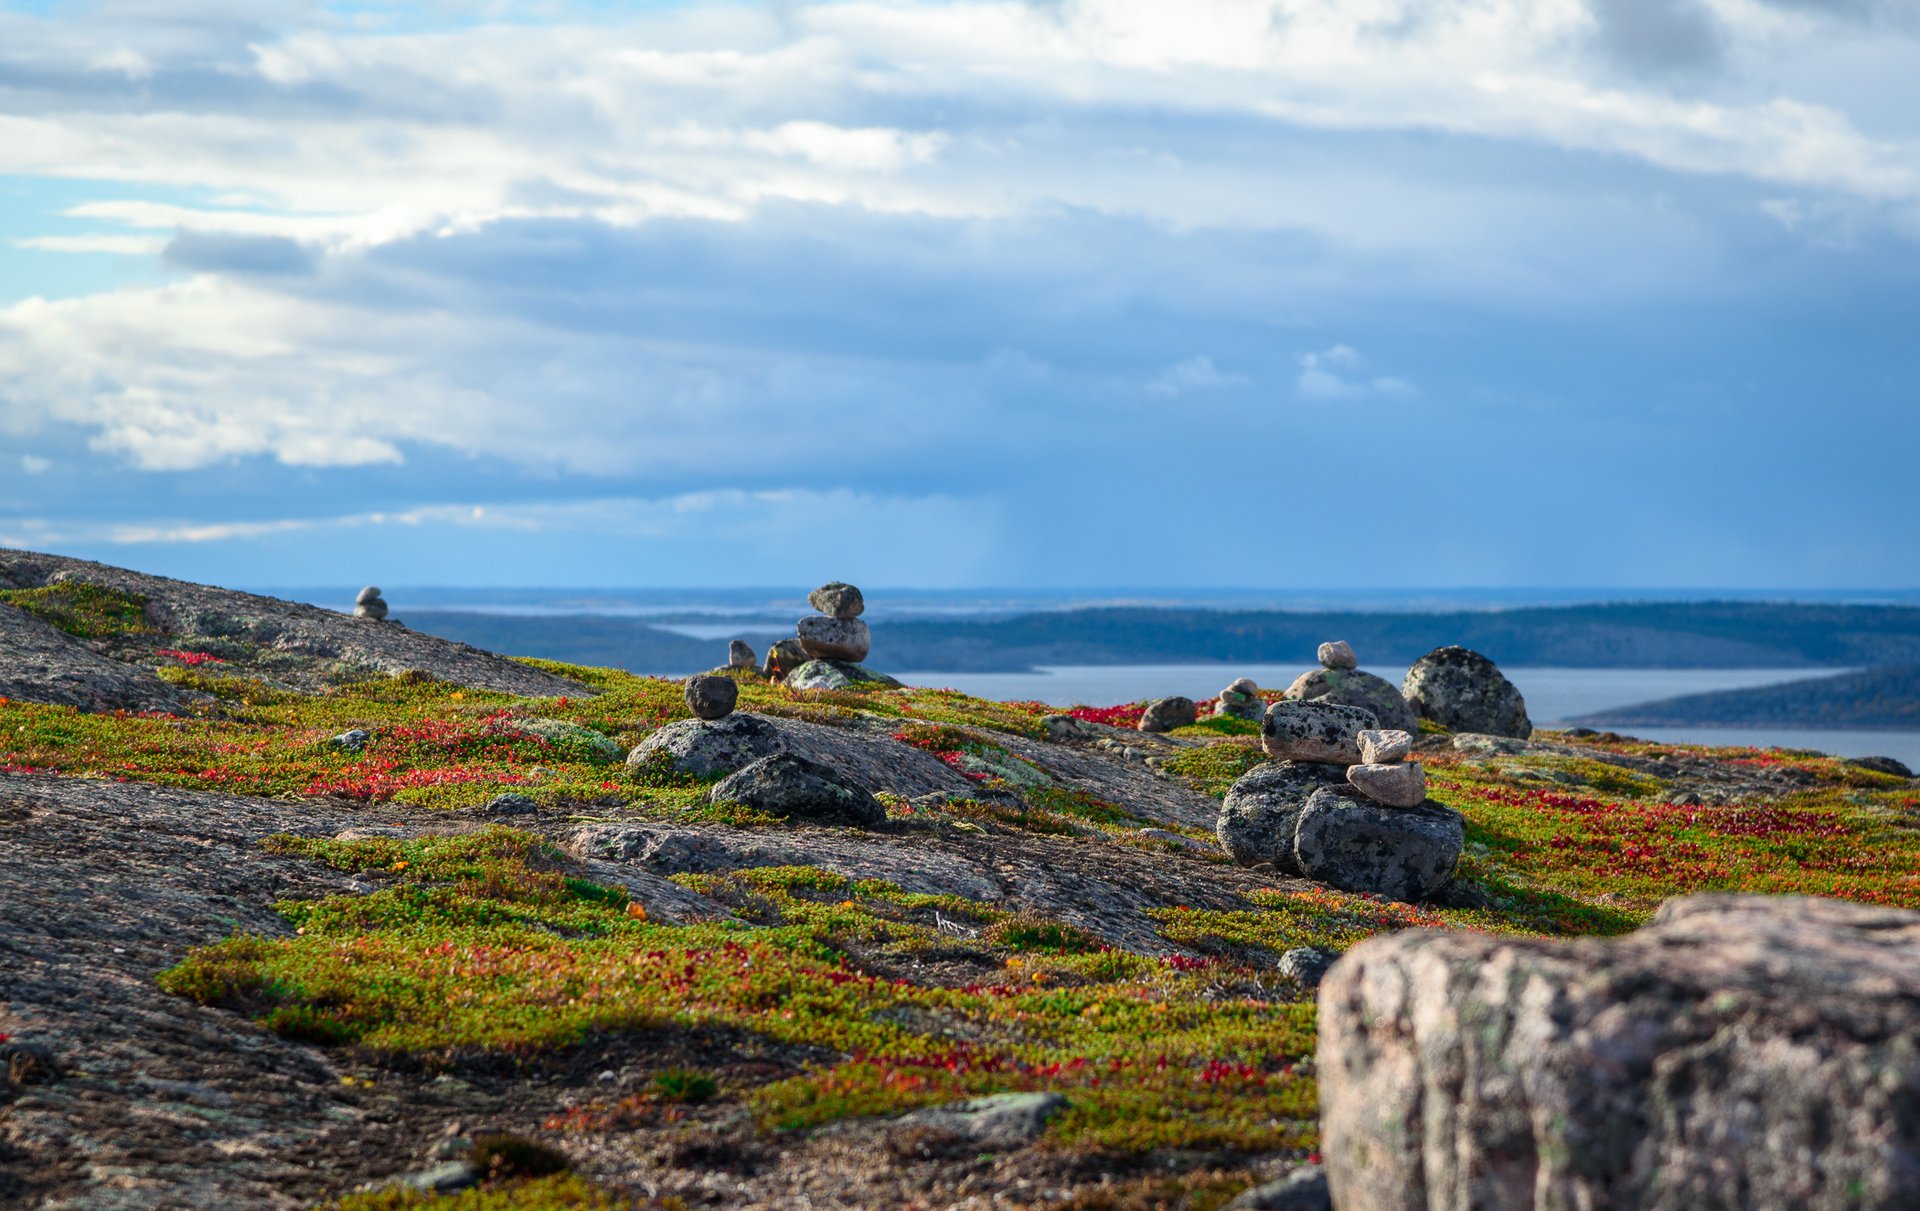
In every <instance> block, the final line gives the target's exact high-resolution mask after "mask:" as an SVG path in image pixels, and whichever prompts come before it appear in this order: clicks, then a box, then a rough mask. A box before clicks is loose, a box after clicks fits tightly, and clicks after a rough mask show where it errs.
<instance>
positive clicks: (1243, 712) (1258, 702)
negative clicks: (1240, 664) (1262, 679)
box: [1213, 677, 1267, 723]
mask: <svg viewBox="0 0 1920 1211" xmlns="http://www.w3.org/2000/svg"><path fill="white" fill-rule="evenodd" d="M1213 713H1214V715H1215V716H1216V717H1220V716H1225V717H1228V718H1232V719H1250V720H1252V721H1253V722H1255V723H1258V722H1260V720H1261V719H1262V718H1263V717H1264V716H1265V715H1266V713H1267V703H1266V699H1264V698H1262V697H1260V687H1259V686H1258V685H1257V684H1255V683H1254V680H1253V678H1251V677H1241V678H1239V679H1237V680H1236V681H1234V683H1233V684H1232V685H1229V686H1228V687H1227V688H1226V689H1224V690H1221V691H1220V697H1219V698H1217V699H1215V700H1214V704H1213Z"/></svg>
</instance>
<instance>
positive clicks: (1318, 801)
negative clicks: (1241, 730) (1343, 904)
mask: <svg viewBox="0 0 1920 1211" xmlns="http://www.w3.org/2000/svg"><path fill="white" fill-rule="evenodd" d="M1260 747H1261V748H1262V749H1264V750H1265V751H1266V753H1267V755H1268V756H1270V757H1273V758H1275V760H1273V761H1270V762H1268V763H1267V764H1265V765H1261V766H1257V767H1255V768H1254V769H1251V770H1249V771H1248V772H1247V773H1246V774H1244V775H1242V776H1241V778H1240V780H1239V781H1237V782H1235V783H1234V784H1233V787H1232V788H1231V789H1230V790H1229V791H1228V792H1227V797H1226V801H1225V802H1224V803H1223V804H1222V805H1221V810H1220V819H1219V824H1218V827H1217V829H1216V834H1217V836H1218V837H1219V840H1220V844H1221V847H1222V848H1224V849H1225V850H1226V851H1227V853H1228V854H1230V855H1231V856H1232V857H1233V859H1234V861H1236V862H1239V863H1240V864H1241V865H1243V866H1260V865H1266V866H1271V867H1272V868H1273V869H1275V870H1278V871H1280V872H1281V873H1283V874H1290V875H1305V876H1306V877H1307V878H1310V879H1314V880H1316V881H1318V882H1321V883H1325V884H1327V885H1328V886H1331V887H1337V888H1339V889H1340V890H1342V891H1351V892H1360V893H1364V894H1368V895H1378V896H1385V897H1387V898H1388V899H1392V900H1399V901H1402V902H1405V903H1415V902H1418V901H1420V900H1424V899H1427V898H1429V897H1431V896H1432V895H1433V894H1434V893H1436V892H1438V891H1439V890H1440V889H1441V888H1442V887H1444V886H1445V885H1446V883H1447V881H1448V880H1449V879H1450V878H1452V877H1453V868H1454V865H1455V863H1456V862H1458V861H1459V858H1460V850H1461V847H1462V845H1463V844H1464V842H1465V839H1466V834H1465V822H1464V821H1463V820H1462V819H1461V817H1460V814H1459V813H1458V812H1456V811H1454V810H1453V809H1452V808H1449V807H1446V806H1443V805H1441V804H1439V803H1435V802H1433V801H1432V800H1430V799H1428V798H1427V797H1426V775H1425V773H1424V772H1423V771H1422V770H1421V768H1420V765H1419V763H1417V762H1410V761H1408V760H1407V759H1406V758H1407V756H1408V755H1409V754H1410V753H1411V752H1412V751H1413V736H1412V734H1411V733H1410V732H1408V731H1406V730H1403V729H1399V728H1381V727H1380V726H1379V720H1378V719H1377V718H1376V717H1375V716H1374V715H1373V713H1372V712H1371V711H1368V710H1365V709H1363V708H1360V707H1356V706H1348V705H1345V704H1342V703H1337V702H1326V701H1320V700H1307V701H1297V700H1295V701H1281V702H1276V703H1274V704H1273V705H1272V706H1271V707H1269V708H1268V709H1267V712H1266V715H1265V717H1264V718H1263V719H1262V721H1261V725H1260Z"/></svg>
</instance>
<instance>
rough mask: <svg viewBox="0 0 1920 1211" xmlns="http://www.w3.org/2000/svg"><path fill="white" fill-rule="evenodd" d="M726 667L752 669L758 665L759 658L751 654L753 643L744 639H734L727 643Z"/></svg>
mask: <svg viewBox="0 0 1920 1211" xmlns="http://www.w3.org/2000/svg"><path fill="white" fill-rule="evenodd" d="M727 667H728V668H730V669H754V668H759V667H760V658H759V657H758V656H755V655H754V654H753V645H752V644H750V643H748V642H747V641H746V640H744V639H735V640H732V641H731V642H729V643H728V644H727Z"/></svg>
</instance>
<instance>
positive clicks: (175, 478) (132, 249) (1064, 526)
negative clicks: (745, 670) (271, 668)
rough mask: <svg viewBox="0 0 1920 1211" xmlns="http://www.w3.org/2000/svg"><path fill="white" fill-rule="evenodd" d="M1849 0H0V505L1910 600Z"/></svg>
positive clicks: (380, 531)
mask: <svg viewBox="0 0 1920 1211" xmlns="http://www.w3.org/2000/svg"><path fill="white" fill-rule="evenodd" d="M1915 13H1916V10H1915V9H1914V7H1913V6H1912V5H1911V4H1907V3H1876V2H1875V0H1193V2H1190V3H1185V4H1181V5H1168V4H1165V3H1160V2H1158V0H1031V2H1027V3H1021V2H1006V3H956V2H950V0H921V2H918V3H799V2H781V3H772V4H746V5H722V4H702V3H677V4H625V5H621V4H611V3H599V4H568V3H558V2H556V3H546V4H517V5H507V4H470V3H458V2H455V0H445V2H443V3H437V4H425V5H406V4H398V3H394V4H378V3H363V4H357V5H352V6H327V5H323V4H273V3H264V2H263V3H239V2H233V0H140V2H139V3H133V2H132V0H121V2H119V3H111V4H97V3H85V2H82V0H68V2H62V3H33V4H20V3H7V2H6V0H0V544H4V545H12V546H28V547H34V548H40V549H50V550H57V551H61V552H66V553H72V554H81V555H85V556H88V557H91V558H98V559H103V560H107V561H109V562H114V563H121V564H127V565H131V566H135V567H140V568H145V569H149V570H153V571H160V572H166V573H170V574H174V575H182V576H188V577H192V578H196V579H207V580H218V581H226V582H231V583H244V584H267V583H278V584H290V583H305V584H317V583H323V582H330V581H334V580H340V581H366V580H379V581H388V582H397V583H416V584H418V583H441V584H463V583H464V584H528V585H539V584H551V585H583V584H594V585H607V586H666V585H701V584H712V585H721V584H768V583H805V582H810V581H814V580H819V579H824V578H827V577H830V576H840V577H844V578H848V579H857V580H863V581H865V582H867V583H870V584H875V585H898V586H925V587H964V586H970V585H995V586H1015V587H1018V586H1031V587H1078V586H1104V585H1128V586H1141V587H1151V586H1164V587H1191V586H1245V587H1257V588H1272V589H1311V588H1324V587H1355V588H1376V587H1378V588H1387V587H1395V586H1459V585H1486V586H1500V585H1536V586H1555V585H1581V586H1608V585H1615V586H1646V587H1660V586H1668V587H1680V586H1768V587H1780V588H1789V589H1791V588H1796V587H1798V588H1814V587H1830V586H1846V587H1858V588H1875V587H1912V586H1913V585H1914V584H1915V583H1916V578H1915V575H1914V571H1913V569H1914V568H1915V567H1916V565H1917V564H1920V525H1916V524H1915V523H1916V521H1920V507H1916V503H1915V492H1914V488H1913V486H1912V484H1913V481H1914V472H1913V467H1914V466H1915V464H1916V456H1920V411H1917V410H1916V408H1915V402H1916V388H1915V385H1914V384H1915V383H1916V382H1920V336H1916V333H1920V290H1917V289H1916V285H1917V284H1920V17H1916V16H1915Z"/></svg>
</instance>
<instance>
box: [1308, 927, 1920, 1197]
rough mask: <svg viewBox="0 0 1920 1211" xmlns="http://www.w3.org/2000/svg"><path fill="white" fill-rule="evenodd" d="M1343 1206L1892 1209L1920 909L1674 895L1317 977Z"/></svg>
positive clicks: (1406, 948) (1903, 1188) (1330, 1154)
mask: <svg viewBox="0 0 1920 1211" xmlns="http://www.w3.org/2000/svg"><path fill="white" fill-rule="evenodd" d="M1319 1008H1320V1013H1319V1022H1320V1044H1319V1057H1318V1063H1319V1080H1320V1108H1321V1139H1322V1144H1321V1150H1322V1152H1323V1153H1324V1155H1325V1156H1326V1165H1327V1176H1328V1179H1329V1184H1330V1186H1331V1188H1332V1192H1333V1196H1334V1201H1335V1203H1336V1204H1337V1205H1338V1206H1339V1207H1340V1208H1341V1211H1465V1209H1466V1208H1468V1207H1475V1208H1506V1207H1521V1208H1535V1207H1591V1208H1608V1209H1610V1211H1655V1209H1660V1211H1667V1209H1676V1208H1695V1207H1698V1208H1708V1207H1740V1208H1744V1209H1747V1211H1789V1209H1799V1208H1842V1207H1846V1208H1888V1209H1890V1208H1896V1207H1908V1206H1912V1205H1913V1204H1914V1195H1915V1190H1916V1189H1920V1186H1916V1184H1915V1183H1916V1175H1920V1050H1917V1049H1916V1048H1915V1046H1914V1040H1915V1039H1916V1038H1920V914H1915V913H1912V912H1905V911H1901V910H1898V909H1890V908H1879V907H1869V906H1867V905H1862V904H1852V903H1847V902H1844V901H1837V900H1821V899H1813V898H1808V897H1797V896H1780V897H1773V896H1734V895H1699V896H1689V897H1687V898H1685V899H1679V900H1670V901H1668V902H1667V903H1666V904H1665V905H1663V906H1662V907H1661V908H1660V910H1659V911H1658V912H1657V913H1655V914H1654V917H1653V920H1652V922H1651V923H1650V924H1648V925H1647V926H1646V927H1645V928H1643V929H1641V930H1639V931H1638V932H1636V933H1633V934H1630V935H1628V936H1626V937H1623V938H1615V939H1606V940H1601V939H1578V940H1571V941H1558V940H1545V939H1528V938H1514V937H1498V936H1494V935H1489V934H1479V933H1468V932H1465V931H1454V930H1445V931H1441V930H1410V931H1406V932H1401V933H1396V934H1392V935H1389V936H1386V937H1377V938H1374V939H1371V940H1369V941H1367V942H1364V943H1362V944H1361V945H1359V946H1358V947H1356V948H1355V949H1354V950H1352V951H1351V952H1349V953H1348V954H1347V956H1346V957H1345V958H1343V959H1342V960H1341V962H1340V964H1339V966H1337V967H1336V968H1334V970H1333V971H1332V972H1331V973H1329V974H1328V976H1327V979H1326V981H1325V983H1323V984H1322V985H1321V988H1320V1006H1319Z"/></svg>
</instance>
